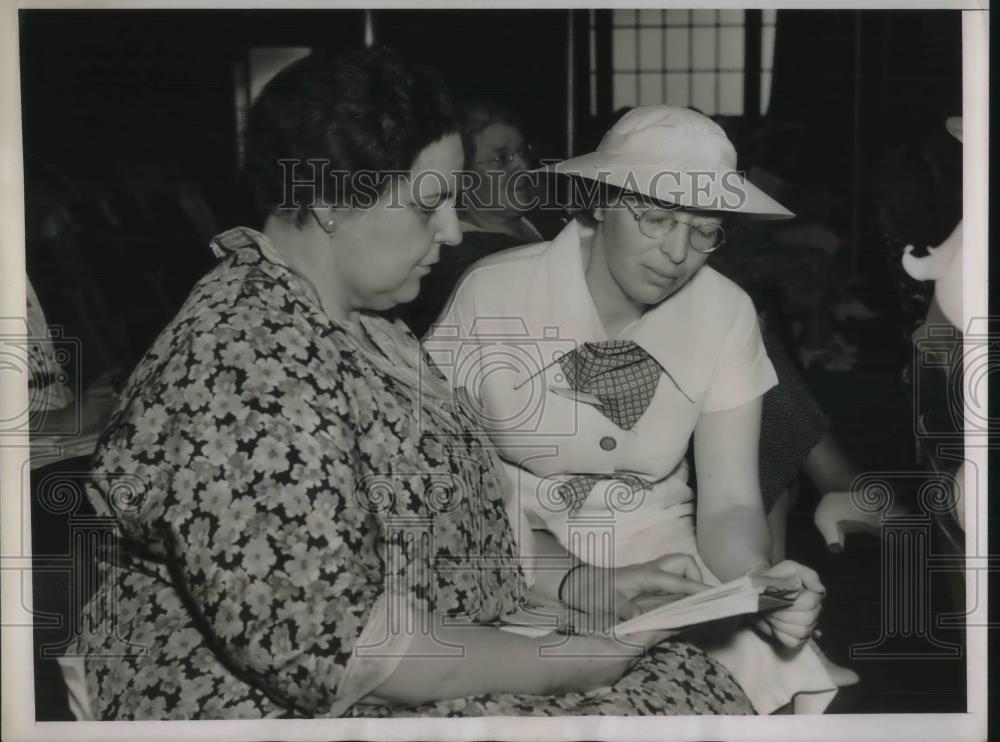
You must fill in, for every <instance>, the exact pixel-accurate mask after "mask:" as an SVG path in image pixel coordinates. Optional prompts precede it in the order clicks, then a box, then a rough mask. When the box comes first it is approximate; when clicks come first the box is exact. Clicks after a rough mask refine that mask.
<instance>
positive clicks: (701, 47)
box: [590, 9, 777, 116]
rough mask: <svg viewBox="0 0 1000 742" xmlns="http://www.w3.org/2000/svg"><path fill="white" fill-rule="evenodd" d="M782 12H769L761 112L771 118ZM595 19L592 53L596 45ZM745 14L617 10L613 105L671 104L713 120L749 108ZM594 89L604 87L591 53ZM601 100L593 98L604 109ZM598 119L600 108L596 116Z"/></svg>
mask: <svg viewBox="0 0 1000 742" xmlns="http://www.w3.org/2000/svg"><path fill="white" fill-rule="evenodd" d="M776 16H777V11H775V10H773V9H772V10H764V11H762V19H761V24H760V26H759V30H760V34H761V38H760V49H761V60H760V62H761V64H760V91H761V95H760V109H761V110H760V113H761V114H764V113H766V112H767V104H768V100H769V98H770V91H771V75H772V70H773V65H774V35H775V24H776ZM593 19H594V14H593V13H592V14H591V47H592V48H593V47H594V44H595V41H594V25H593ZM749 32H750V31H749V30H748V28H747V24H746V12H745V11H743V10H655V9H654V10H614V11H612V17H611V63H612V75H611V84H612V91H611V101H612V106H613V108H614V109H615V110H617V109H619V108H622V107H624V106H646V105H657V104H663V103H667V104H670V105H677V106H689V107H693V108H697V109H698V110H700V111H702V112H703V113H705V114H708V115H710V116H714V115H723V116H740V115H743V113H744V110H743V107H744V95H743V91H744V83H745V80H744V76H745V74H746V69H745V66H746V53H745V50H746V43H747V33H749ZM590 60H591V70H590V72H591V89H592V90H594V89H595V88H596V85H597V70H596V64H597V60H596V55H595V54H594V53H591V54H590ZM596 97H597V96H596V95H592V96H591V101H592V104H594V105H596ZM591 113H592V115H594V114H596V110H593V109H592V111H591Z"/></svg>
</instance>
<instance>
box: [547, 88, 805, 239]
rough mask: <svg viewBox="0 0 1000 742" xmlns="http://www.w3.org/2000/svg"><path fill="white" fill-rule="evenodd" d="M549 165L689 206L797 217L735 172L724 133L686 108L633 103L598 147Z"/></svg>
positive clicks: (733, 153)
mask: <svg viewBox="0 0 1000 742" xmlns="http://www.w3.org/2000/svg"><path fill="white" fill-rule="evenodd" d="M547 169H549V170H552V171H555V172H558V173H563V174H566V175H573V176H577V177H580V178H587V179H589V180H596V181H599V182H602V183H608V184H609V185H613V186H617V187H619V188H623V189H625V190H629V191H633V192H637V193H641V194H644V195H646V196H650V197H652V198H655V199H657V200H659V201H664V202H666V203H673V204H678V205H680V206H685V207H688V208H693V209H705V210H710V211H727V212H735V213H739V214H743V215H745V216H751V217H757V218H763V219H789V218H791V217H793V216H795V215H794V214H793V213H792V212H791V211H789V210H788V209H786V208H785V207H784V206H782V205H781V204H779V203H778V202H777V201H775V200H774V199H773V198H771V197H770V196H768V195H767V194H766V193H764V192H763V191H762V190H760V189H759V188H757V187H756V186H754V185H753V184H752V183H750V182H748V181H747V180H746V179H745V178H744V177H743V174H742V173H740V172H739V171H737V170H736V150H735V149H734V148H733V145H732V143H731V142H730V141H729V138H728V137H727V136H726V133H725V132H724V131H723V130H722V128H721V127H720V126H719V125H718V124H716V123H715V122H714V121H712V120H711V119H710V118H708V117H707V116H704V115H702V114H700V113H698V112H697V111H692V110H691V109H689V108H678V107H676V106H646V107H642V108H634V109H632V110H631V111H629V112H628V113H627V114H625V115H624V116H623V117H622V118H621V120H619V121H618V123H617V124H615V125H614V126H613V127H612V128H611V131H609V132H608V133H607V134H605V135H604V139H602V140H601V143H600V145H599V146H598V147H597V151H596V152H592V153H590V154H586V155H580V156H579V157H573V158H570V159H569V160H564V161H563V162H560V163H556V164H554V165H550V166H548V168H547Z"/></svg>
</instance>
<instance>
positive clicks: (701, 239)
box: [622, 200, 726, 255]
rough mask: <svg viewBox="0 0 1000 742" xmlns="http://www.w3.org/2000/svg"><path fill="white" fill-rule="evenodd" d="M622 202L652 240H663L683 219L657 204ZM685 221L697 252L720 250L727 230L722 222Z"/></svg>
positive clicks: (640, 229) (691, 242)
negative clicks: (656, 205)
mask: <svg viewBox="0 0 1000 742" xmlns="http://www.w3.org/2000/svg"><path fill="white" fill-rule="evenodd" d="M622 203H624V204H625V207H626V208H627V209H628V210H629V211H630V212H632V216H633V217H635V220H636V221H637V222H638V223H639V231H640V232H642V233H643V234H644V235H646V237H648V238H649V239H651V240H662V239H663V238H664V237H666V236H667V235H668V234H670V233H671V232H672V231H674V227H676V226H677V224H678V223H679V222H680V221H681V220H680V219H678V218H677V213H676V212H674V211H667V210H666V209H659V208H656V207H655V206H648V207H644V208H643V207H638V206H636V205H635V204H632V203H629V202H628V201H627V200H623V201H622ZM684 223H685V224H687V225H688V226H689V227H690V229H688V245H690V246H691V249H692V250H694V251H695V252H700V253H703V254H705V255H707V254H708V253H711V252H715V251H716V250H718V249H719V248H720V247H722V245H723V244H724V243H725V241H726V231H725V230H724V229H723V228H722V225H721V224H714V223H712V222H704V223H702V224H692V223H691V222H684Z"/></svg>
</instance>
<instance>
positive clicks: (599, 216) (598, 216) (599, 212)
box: [594, 206, 604, 222]
mask: <svg viewBox="0 0 1000 742" xmlns="http://www.w3.org/2000/svg"><path fill="white" fill-rule="evenodd" d="M594 221H595V222H603V221H604V207H603V206H598V207H597V208H596V209H594Z"/></svg>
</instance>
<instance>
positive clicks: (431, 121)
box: [243, 47, 458, 226]
mask: <svg viewBox="0 0 1000 742" xmlns="http://www.w3.org/2000/svg"><path fill="white" fill-rule="evenodd" d="M457 131H458V121H457V117H456V113H455V108H454V104H453V103H452V100H451V97H450V95H449V93H448V91H447V89H446V88H445V85H444V83H443V81H442V80H441V78H440V76H439V75H438V74H437V73H436V72H435V71H434V70H432V69H430V68H428V67H420V66H414V65H408V64H406V63H404V62H403V61H402V60H401V59H400V57H399V56H398V54H397V53H396V52H395V51H393V50H391V49H388V48H386V47H371V48H367V49H361V50H356V51H351V52H348V53H346V54H344V53H340V54H337V53H333V52H330V51H326V50H320V51H314V52H313V53H311V54H309V55H308V56H306V57H304V58H303V59H300V60H298V61H297V62H294V63H293V64H291V65H289V66H288V67H286V68H285V69H283V70H282V71H281V72H279V73H278V74H277V75H276V76H275V77H274V78H273V79H272V80H271V81H270V82H268V84H267V85H265V86H264V89H263V90H262V91H261V93H260V96H259V97H258V98H257V100H256V101H255V102H254V104H253V105H252V106H251V108H250V111H249V113H248V114H247V119H246V124H245V127H244V132H243V135H244V152H245V162H244V175H245V177H246V179H247V182H248V184H249V186H250V188H251V190H252V192H253V196H254V200H255V202H256V205H257V208H258V209H259V210H260V212H261V214H262V215H263V216H265V217H266V216H267V215H270V214H274V213H281V214H288V215H289V216H291V215H294V216H295V219H296V222H297V223H298V225H299V226H301V225H302V224H303V222H304V220H305V219H306V218H307V215H308V209H309V208H310V207H311V206H312V205H313V203H312V199H303V198H300V197H299V194H301V193H302V188H303V187H304V188H306V192H307V193H311V194H315V195H323V194H326V195H327V201H328V202H329V203H335V204H350V203H354V204H357V203H358V202H359V201H364V200H370V199H371V197H372V196H373V195H377V194H380V193H382V192H383V191H384V189H385V187H386V186H387V185H388V183H389V178H390V177H391V175H392V173H400V172H406V171H408V170H410V169H411V168H412V166H413V161H414V160H415V159H416V158H417V156H418V155H419V154H420V152H421V150H423V149H424V148H425V147H427V146H428V145H430V144H433V143H434V142H436V141H438V140H439V139H441V138H442V137H443V136H445V135H447V134H452V133H455V132H457ZM309 160H320V161H321V162H322V163H325V165H324V167H310V166H309V165H308V164H307V163H308V161H309ZM282 161H285V162H284V163H283V162H282ZM293 174H294V180H295V183H296V185H297V186H298V187H297V188H292V187H291V185H290V182H289V176H290V175H293ZM359 174H364V176H365V177H364V178H362V179H359V178H358V177H357V176H358V175H359ZM302 184H305V186H303V185H302ZM362 191H366V192H364V193H363V192H362Z"/></svg>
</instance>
